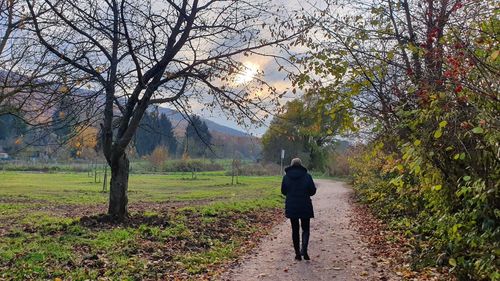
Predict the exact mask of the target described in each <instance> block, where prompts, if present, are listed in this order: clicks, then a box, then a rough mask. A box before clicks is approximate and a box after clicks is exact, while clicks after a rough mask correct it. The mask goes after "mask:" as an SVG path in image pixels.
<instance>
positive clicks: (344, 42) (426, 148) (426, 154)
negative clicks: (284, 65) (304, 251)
mask: <svg viewBox="0 0 500 281" xmlns="http://www.w3.org/2000/svg"><path fill="white" fill-rule="evenodd" d="M338 2H339V6H335V5H333V6H332V7H333V8H335V7H336V8H338V9H339V10H338V11H337V12H335V11H334V10H333V9H330V10H328V11H327V12H326V14H327V15H329V16H327V17H329V19H328V20H325V21H324V22H323V23H322V24H321V32H323V35H324V36H322V37H321V38H322V39H323V40H321V41H314V40H310V41H307V42H308V44H309V46H310V47H312V49H313V50H317V52H316V51H315V52H312V53H311V54H310V55H309V56H306V57H300V58H299V57H296V58H295V61H297V62H300V63H303V64H304V66H305V68H306V69H308V70H309V72H307V73H303V74H301V75H299V76H297V77H296V83H297V85H299V86H305V85H309V86H311V87H312V88H313V89H314V90H315V91H317V93H319V94H320V96H321V99H322V100H323V101H324V102H323V103H322V105H323V106H324V107H325V108H326V109H327V110H330V111H331V112H337V111H339V110H342V111H343V112H345V113H346V114H347V116H348V117H349V118H346V119H345V120H347V121H348V122H347V123H345V124H344V125H343V127H344V128H348V129H349V130H350V131H360V132H362V133H365V134H364V135H362V136H364V138H365V139H366V140H367V146H366V147H365V149H364V151H362V152H361V153H359V155H358V156H356V157H354V160H355V161H353V162H352V164H353V167H354V171H355V185H356V186H357V187H358V188H359V190H360V193H361V194H362V195H364V196H365V199H366V201H367V202H371V203H372V204H373V205H374V206H375V207H377V210H378V211H379V212H380V213H381V214H382V215H386V218H394V217H397V218H399V219H403V220H405V219H406V220H407V221H408V220H409V221H412V225H413V226H414V227H413V228H411V229H410V230H411V231H413V232H414V233H415V234H418V235H422V237H424V238H423V239H424V240H427V241H422V240H415V241H414V243H415V245H414V249H415V250H416V251H419V252H416V253H415V254H417V255H418V256H419V257H420V261H421V262H423V263H425V262H427V263H428V262H429V261H436V260H437V261H438V263H439V264H440V265H442V264H443V263H444V264H448V265H449V266H451V267H453V268H454V272H456V274H457V277H458V278H459V279H461V280H471V279H474V280H487V279H495V278H498V271H497V270H496V269H495V265H494V264H493V263H494V258H492V255H490V250H488V249H492V248H497V247H498V242H497V241H498V239H496V238H495V237H496V236H497V235H498V224H496V223H493V221H494V220H495V218H496V216H497V215H496V214H495V211H494V210H498V209H499V208H500V206H499V205H498V204H499V203H498V202H500V200H499V193H498V181H499V175H500V162H499V161H498V149H499V147H498V143H499V142H498V139H499V138H500V135H499V134H498V132H499V130H498V124H499V122H498V116H500V115H499V112H498V109H499V108H498V106H497V105H498V87H499V84H498V79H497V78H495V76H498V67H499V62H500V60H499V58H498V54H499V52H498V47H497V45H495V43H493V42H495V38H496V37H497V35H498V23H499V21H498V18H497V15H495V14H496V13H495V11H494V7H495V3H494V2H495V1H460V0H450V1H437V0H429V1H407V0H404V1H382V2H380V1H367V2H364V3H357V2H352V1H349V4H351V5H350V10H351V11H350V13H349V15H344V16H338V13H341V12H342V9H341V6H340V5H343V4H347V1H346V2H344V1H338ZM318 32H319V31H318ZM315 78H321V81H320V82H318V81H315V80H316V79H315ZM325 81H328V82H326V83H325ZM366 136H367V137H366ZM402 227H407V226H404V225H403V226H402ZM429 245H432V247H429ZM423 257H428V258H423ZM436 257H439V258H436Z"/></svg>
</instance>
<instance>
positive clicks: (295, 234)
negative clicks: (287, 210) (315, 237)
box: [290, 218, 311, 255]
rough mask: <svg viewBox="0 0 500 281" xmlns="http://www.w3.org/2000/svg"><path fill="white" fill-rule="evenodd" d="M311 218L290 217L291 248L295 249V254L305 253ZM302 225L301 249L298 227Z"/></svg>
mask: <svg viewBox="0 0 500 281" xmlns="http://www.w3.org/2000/svg"><path fill="white" fill-rule="evenodd" d="M310 221H311V219H309V218H307V219H300V225H299V219H290V222H291V223H292V240H293V248H294V249H295V254H296V255H300V254H304V253H307V246H308V245H309V227H310ZM301 226H302V250H301V249H300V236H299V230H300V229H299V228H300V227H301Z"/></svg>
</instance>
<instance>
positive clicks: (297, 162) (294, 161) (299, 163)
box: [290, 158, 302, 166]
mask: <svg viewBox="0 0 500 281" xmlns="http://www.w3.org/2000/svg"><path fill="white" fill-rule="evenodd" d="M290 166H302V160H300V158H293V159H292V163H291V164H290Z"/></svg>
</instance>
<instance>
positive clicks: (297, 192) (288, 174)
mask: <svg viewBox="0 0 500 281" xmlns="http://www.w3.org/2000/svg"><path fill="white" fill-rule="evenodd" d="M281 193H282V194H283V195H285V196H286V199H285V216H286V217H287V218H289V219H290V222H291V224H292V241H293V248H294V250H295V259H296V260H302V257H304V259H305V260H309V259H310V258H309V255H308V253H307V247H308V244H309V234H310V231H309V229H310V219H311V218H314V211H313V205H312V201H311V196H313V195H314V194H316V186H315V185H314V181H313V179H312V177H311V175H310V174H309V173H308V172H307V169H306V168H305V167H304V166H302V161H301V160H300V158H294V159H292V163H291V165H290V166H289V167H287V168H286V169H285V176H283V181H282V182H281ZM299 220H300V224H299ZM300 227H302V249H301V248H300V237H299V230H300Z"/></svg>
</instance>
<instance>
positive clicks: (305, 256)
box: [303, 253, 311, 261]
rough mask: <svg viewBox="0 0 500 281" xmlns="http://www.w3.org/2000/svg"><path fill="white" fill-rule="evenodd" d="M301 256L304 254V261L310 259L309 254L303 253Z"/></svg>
mask: <svg viewBox="0 0 500 281" xmlns="http://www.w3.org/2000/svg"><path fill="white" fill-rule="evenodd" d="M303 256H304V259H305V260H306V261H308V260H311V258H310V257H309V255H308V254H307V253H304V254H303Z"/></svg>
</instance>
